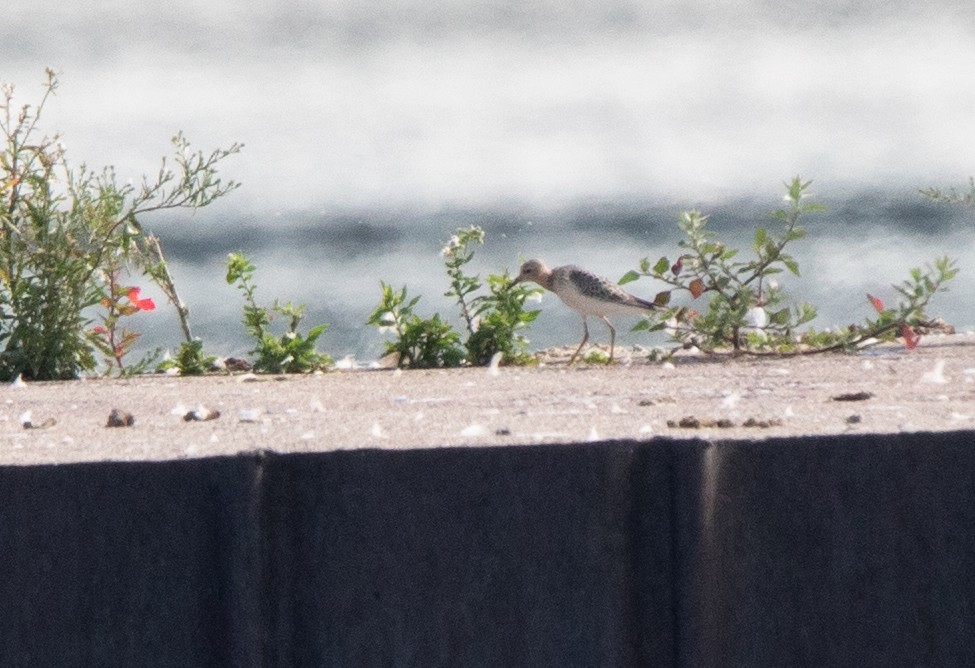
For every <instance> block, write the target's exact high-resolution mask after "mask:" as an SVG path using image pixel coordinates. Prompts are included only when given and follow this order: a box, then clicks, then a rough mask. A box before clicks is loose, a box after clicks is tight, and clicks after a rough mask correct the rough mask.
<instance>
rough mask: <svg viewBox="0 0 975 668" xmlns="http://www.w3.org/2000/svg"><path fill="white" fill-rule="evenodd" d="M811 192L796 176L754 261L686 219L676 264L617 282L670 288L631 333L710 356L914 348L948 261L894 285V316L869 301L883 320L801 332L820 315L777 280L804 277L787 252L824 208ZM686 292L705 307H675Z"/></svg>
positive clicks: (702, 222)
mask: <svg viewBox="0 0 975 668" xmlns="http://www.w3.org/2000/svg"><path fill="white" fill-rule="evenodd" d="M809 185H810V182H804V181H802V180H801V179H800V178H799V177H796V178H795V179H793V180H792V181H791V182H789V183H787V184H786V188H787V191H786V195H785V198H784V200H785V203H786V205H785V207H783V208H782V209H779V210H777V211H774V212H773V213H772V219H773V222H774V224H775V227H774V228H773V227H771V226H770V227H765V226H760V227H758V228H757V229H756V230H755V232H754V235H753V239H752V248H751V251H752V256H751V257H750V258H747V259H739V249H737V248H732V247H730V246H728V245H727V244H725V243H724V242H722V241H720V240H718V239H717V238H716V237H715V235H714V233H713V232H712V231H711V230H710V229H709V228H708V222H709V220H708V216H706V215H704V214H702V213H700V212H698V211H688V212H684V213H682V214H681V215H680V218H679V220H678V227H679V228H680V230H681V231H682V232H683V233H684V239H683V240H681V241H680V242H679V243H678V246H679V247H680V248H682V249H684V252H682V253H681V254H680V255H679V256H678V257H677V258H675V259H673V260H671V259H669V258H667V257H666V256H665V257H661V258H660V259H659V260H657V261H656V262H655V263H651V261H650V260H649V259H648V258H644V259H643V260H641V262H640V266H639V269H636V270H632V271H629V272H627V273H626V274H625V275H624V276H623V277H622V278H621V279H620V283H621V284H622V283H628V282H630V281H635V280H637V279H639V278H641V277H644V276H647V277H650V278H653V279H654V280H656V281H658V282H661V283H663V284H665V285H667V286H668V288H667V289H665V290H662V291H660V292H658V293H657V295H656V297H655V298H654V300H653V301H654V303H655V304H656V305H657V306H658V307H661V311H659V312H657V313H654V314H652V315H651V316H649V317H648V318H647V319H645V320H643V321H641V322H640V323H638V324H637V325H636V327H634V329H635V330H648V331H659V330H664V329H666V330H667V331H668V333H669V334H670V336H671V338H672V339H673V340H674V341H675V342H676V343H678V344H680V345H681V346H684V347H689V346H695V347H697V348H699V349H701V350H703V351H705V352H714V351H719V350H730V351H732V352H737V353H749V354H806V353H817V352H825V351H831V350H840V349H850V350H852V349H855V348H856V347H858V346H860V345H863V344H865V343H866V342H869V341H871V340H890V339H892V338H894V337H895V336H896V335H900V336H902V337H903V338H904V341H905V345H907V346H908V347H914V346H915V345H916V344H917V339H916V332H917V330H918V328H919V327H922V326H923V325H924V324H925V323H926V322H927V320H928V318H927V316H926V315H925V312H924V309H925V307H926V306H927V305H928V303H929V301H930V299H931V298H932V297H933V296H934V295H935V294H937V293H938V292H942V291H944V290H945V283H946V282H947V281H949V280H950V279H952V278H953V277H954V276H955V275H956V274H957V269H956V268H955V265H954V262H953V261H952V260H950V259H948V258H947V257H945V258H941V259H939V260H937V261H936V262H935V263H934V264H933V265H928V266H927V267H926V268H925V269H924V270H921V269H912V270H911V272H910V279H909V280H907V281H905V282H904V283H902V284H901V285H899V286H895V289H896V291H897V292H898V293H900V295H901V296H902V297H903V298H904V300H905V301H903V302H902V303H900V304H899V305H898V306H897V307H896V308H894V309H885V308H884V307H883V303H882V302H881V300H880V299H878V298H876V297H872V296H868V299H869V302H870V304H871V305H872V306H873V308H874V310H875V311H877V313H878V317H877V318H876V319H873V320H871V319H870V318H867V320H866V322H865V324H864V325H862V326H855V327H847V328H840V329H837V330H834V331H830V332H816V331H815V330H812V329H809V330H800V327H802V326H803V325H806V324H807V323H809V322H810V321H812V320H813V319H814V318H815V317H816V309H815V308H813V307H812V306H811V305H809V304H806V303H801V304H787V303H785V302H784V298H783V295H782V292H781V290H780V288H779V285H778V281H777V279H776V275H777V274H780V273H782V272H788V273H790V274H792V275H794V276H799V265H798V263H797V262H796V260H795V258H793V257H792V256H791V255H790V254H789V253H787V252H786V247H787V246H788V245H789V244H791V243H793V242H795V241H798V240H800V239H802V238H804V237H805V235H806V231H805V230H804V229H803V228H802V227H800V225H799V223H800V221H801V220H802V219H804V218H805V216H807V215H808V214H812V213H816V212H819V211H822V207H821V206H820V205H818V204H814V203H810V202H808V201H806V200H807V198H808V188H809ZM685 293H686V295H687V296H688V297H689V298H690V301H691V302H695V301H697V300H699V299H702V298H707V304H706V305H705V307H704V308H701V307H696V308H692V307H691V306H687V305H683V304H674V303H672V300H673V297H674V296H675V294H685Z"/></svg>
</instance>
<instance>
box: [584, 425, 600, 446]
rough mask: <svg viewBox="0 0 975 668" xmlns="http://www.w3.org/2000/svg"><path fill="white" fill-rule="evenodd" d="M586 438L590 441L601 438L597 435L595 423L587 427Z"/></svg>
mask: <svg viewBox="0 0 975 668" xmlns="http://www.w3.org/2000/svg"><path fill="white" fill-rule="evenodd" d="M586 440H587V441H589V442H590V443H594V442H595V441H599V440H602V439H600V437H599V432H598V431H596V425H593V426H591V427H589V435H588V436H587V437H586Z"/></svg>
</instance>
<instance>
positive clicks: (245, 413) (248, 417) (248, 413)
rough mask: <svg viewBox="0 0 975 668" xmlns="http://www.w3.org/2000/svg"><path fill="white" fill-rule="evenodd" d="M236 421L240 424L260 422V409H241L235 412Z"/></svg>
mask: <svg viewBox="0 0 975 668" xmlns="http://www.w3.org/2000/svg"><path fill="white" fill-rule="evenodd" d="M237 419H239V420H240V421H241V422H247V423H253V422H260V420H261V409H260V408H241V409H240V410H239V411H238V412H237Z"/></svg>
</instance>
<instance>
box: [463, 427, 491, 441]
mask: <svg viewBox="0 0 975 668" xmlns="http://www.w3.org/2000/svg"><path fill="white" fill-rule="evenodd" d="M460 435H461V436H463V437H464V438H480V437H482V436H487V435H488V430H487V427H485V426H484V425H480V424H472V425H470V426H468V427H464V428H463V429H462V430H461V432H460Z"/></svg>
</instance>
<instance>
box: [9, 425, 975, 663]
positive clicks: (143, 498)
mask: <svg viewBox="0 0 975 668" xmlns="http://www.w3.org/2000/svg"><path fill="white" fill-rule="evenodd" d="M973 446H975V434H973V433H972V432H948V433H938V434H901V435H893V436H871V435H855V436H840V437H829V438H814V437H813V438H802V439H782V440H768V441H760V442H745V441H728V442H712V443H707V442H703V441H678V440H654V441H645V442H635V441H619V442H604V443H593V444H588V445H566V446H511V447H493V448H457V449H427V450H413V451H390V450H386V451H379V450H362V451H340V452H330V453H321V454H307V455H275V454H270V453H269V454H257V455H248V456H239V457H220V458H212V459H199V460H186V461H170V462H162V463H103V464H73V465H65V466H36V467H3V468H0V528H2V533H0V572H2V573H3V575H4V577H3V578H2V579H0V600H2V601H4V602H5V604H4V605H3V606H0V665H5V666H6V665H11V666H16V665H62V666H63V665H181V666H194V665H201V666H202V665H234V666H263V665H375V666H388V665H531V666H548V665H551V666H556V665H558V666H566V665H606V666H610V665H682V666H711V665H713V666H719V665H720V666H735V665H741V666H762V665H770V666H771V665H837V664H852V665H885V666H889V665H975V613H973V609H972V603H971V602H972V601H975V578H973V577H972V576H971V574H972V573H973V572H975V476H973V472H975V447H973Z"/></svg>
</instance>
